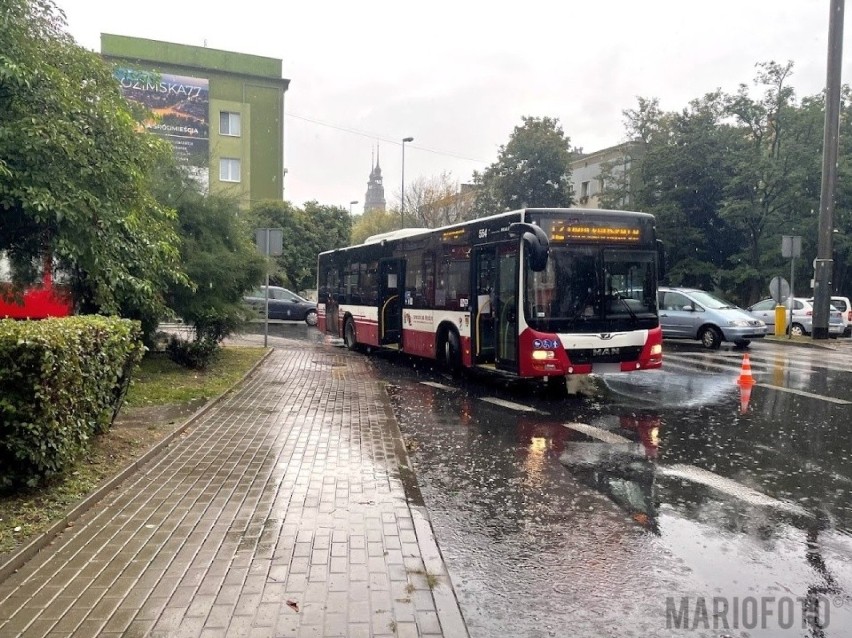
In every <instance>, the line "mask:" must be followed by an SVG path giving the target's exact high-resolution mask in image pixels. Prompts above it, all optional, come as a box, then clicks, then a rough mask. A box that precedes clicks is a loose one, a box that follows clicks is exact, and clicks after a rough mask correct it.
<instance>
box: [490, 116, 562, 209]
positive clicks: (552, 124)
mask: <svg viewBox="0 0 852 638" xmlns="http://www.w3.org/2000/svg"><path fill="white" fill-rule="evenodd" d="M522 120H523V124H522V125H521V126H516V127H515V129H514V131H513V132H512V135H511V136H510V137H509V141H508V143H507V144H506V145H505V146H501V147H500V152H499V154H498V158H497V161H496V162H495V163H494V164H491V165H490V166H489V167H488V168H486V169H485V171H484V172H482V173H474V183H475V184H476V186H477V196H476V201H475V204H474V211H475V214H476V216H483V215H491V214H494V213H498V212H502V211H504V210H513V209H517V208H523V207H527V206H530V207H546V206H557V207H563V206H570V205H571V203H572V196H571V166H570V163H571V160H572V159H573V154H572V149H571V140H570V139H569V138H568V137H566V136H565V134H564V133H563V131H562V127H561V126H560V124H559V121H558V120H557V119H554V118H550V117H541V118H538V117H523V118H522Z"/></svg>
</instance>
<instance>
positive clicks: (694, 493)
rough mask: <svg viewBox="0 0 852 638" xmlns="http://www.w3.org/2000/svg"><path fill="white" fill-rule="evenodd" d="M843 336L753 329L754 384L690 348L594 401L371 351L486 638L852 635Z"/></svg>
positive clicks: (847, 349)
mask: <svg viewBox="0 0 852 638" xmlns="http://www.w3.org/2000/svg"><path fill="white" fill-rule="evenodd" d="M284 329H285V330H287V331H288V332H290V330H289V329H287V328H286V327H284ZM303 329H304V326H302V327H296V328H294V329H293V330H294V331H297V332H298V331H303V332H304V333H305V338H309V339H315V338H317V337H316V335H314V334H312V332H315V331H312V329H307V330H303ZM288 336H292V335H288ZM833 345H834V344H833ZM839 346H840V349H839V350H838V351H836V352H835V351H826V350H817V349H809V348H801V347H799V348H797V347H789V346H786V345H781V344H775V343H768V342H767V343H757V344H754V345H753V346H752V348H751V349H750V351H749V355H750V360H751V367H752V371H753V375H754V377H755V378H756V380H757V385H756V386H754V388H753V389H752V390H751V393H750V396H744V394H743V393H742V392H741V390H740V388H739V386H738V385H737V384H736V383H735V381H736V379H737V378H738V376H739V375H740V374H741V366H742V358H743V356H742V354H743V353H742V352H741V351H737V350H731V349H726V348H723V349H722V350H719V351H716V352H709V351H706V350H702V349H701V348H700V347H698V346H697V345H692V344H679V343H676V344H670V343H667V344H666V347H665V356H666V358H665V362H664V369H663V370H660V371H652V372H643V373H633V374H627V375H607V376H604V377H601V378H598V379H596V383H595V388H596V391H595V396H591V397H590V396H569V397H564V396H554V395H552V394H547V393H542V392H538V391H536V390H535V389H534V388H532V387H530V386H527V385H517V386H505V385H502V384H500V383H497V382H495V381H494V380H491V379H479V378H471V377H463V378H461V379H452V378H449V377H447V376H445V375H443V374H442V373H441V372H440V371H439V370H435V369H433V368H432V367H431V366H429V365H426V364H424V363H423V362H418V361H416V360H408V359H406V358H404V357H399V356H388V355H378V356H375V355H374V356H372V357H371V359H372V361H373V363H374V365H375V366H376V367H377V369H378V370H379V371H380V372H381V374H382V376H383V377H384V378H385V379H387V381H388V392H389V395H390V397H391V401H392V404H393V407H394V410H395V413H396V415H397V418H398V421H399V423H400V428H401V430H402V433H403V436H404V438H405V440H406V442H407V446H408V449H409V456H410V459H411V462H412V465H413V467H414V470H415V473H416V476H417V480H418V483H419V486H420V489H421V492H422V494H423V498H424V501H425V504H426V506H427V507H428V510H429V513H430V516H431V518H432V523H433V526H434V528H435V534H436V537H437V540H438V543H439V545H440V547H441V550H442V552H443V554H444V558H445V560H446V562H447V565H448V568H449V571H450V575H451V577H452V579H453V584H454V586H455V589H456V592H457V595H458V597H459V600H460V602H461V606H462V610H463V613H464V616H465V620H466V621H467V623H468V626H469V629H470V633H471V636H473V637H474V638H476V637H489V638H490V637H498V636H501V637H502V636H509V635H511V636H531V637H536V636H566V635H576V636H584V635H603V636H669V635H673V636H675V635H683V636H848V635H852V561H850V560H849V558H850V556H852V500H850V493H852V436H850V434H852V418H850V417H852V343H850V341H849V340H848V339H847V340H844V341H842V342H841V343H840V344H839ZM746 403H747V404H746ZM566 424H568V425H566ZM702 612H704V613H702Z"/></svg>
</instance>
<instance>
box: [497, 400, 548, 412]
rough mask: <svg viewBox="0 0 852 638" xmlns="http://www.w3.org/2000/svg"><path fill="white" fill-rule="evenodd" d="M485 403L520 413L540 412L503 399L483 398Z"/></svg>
mask: <svg viewBox="0 0 852 638" xmlns="http://www.w3.org/2000/svg"><path fill="white" fill-rule="evenodd" d="M482 400H483V401H486V402H488V403H493V404H494V405H499V406H500V407H503V408H509V409H510V410H516V411H518V412H540V410H536V409H535V408H531V407H530V406H528V405H523V404H521V403H514V402H512V401H504V400H503V399H495V398H493V397H482ZM541 414H546V413H545V412H541Z"/></svg>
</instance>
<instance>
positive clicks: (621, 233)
mask: <svg viewBox="0 0 852 638" xmlns="http://www.w3.org/2000/svg"><path fill="white" fill-rule="evenodd" d="M641 239H642V231H641V230H640V229H639V228H628V227H625V226H607V225H599V224H594V223H589V222H576V223H574V222H561V221H557V222H553V225H552V226H551V231H550V240H551V241H552V242H554V243H559V242H563V243H564V242H570V241H601V242H638V241H640V240H641Z"/></svg>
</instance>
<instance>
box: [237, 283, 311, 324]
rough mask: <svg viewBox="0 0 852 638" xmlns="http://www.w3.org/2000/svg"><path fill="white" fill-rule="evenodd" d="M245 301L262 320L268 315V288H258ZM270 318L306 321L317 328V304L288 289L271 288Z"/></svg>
mask: <svg viewBox="0 0 852 638" xmlns="http://www.w3.org/2000/svg"><path fill="white" fill-rule="evenodd" d="M243 299H244V301H245V302H246V304H247V305H249V306H250V307H251V308H253V309H254V310H256V311H257V314H258V315H259V316H260V317H261V318H263V317H264V316H265V315H266V311H265V308H266V286H258V287H257V288H255V289H254V290H252V291H251V292H250V293H249V294H248V295H246V296H245V297H244V298H243ZM269 318H270V319H283V320H285V321H287V320H290V321H304V322H305V323H306V324H308V325H309V326H315V325H317V304H316V303H315V302H313V301H308V300H307V299H305V298H304V297H300V296H299V295H297V294H296V293H295V292H290V291H289V290H287V289H286V288H279V287H278V286H269Z"/></svg>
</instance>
